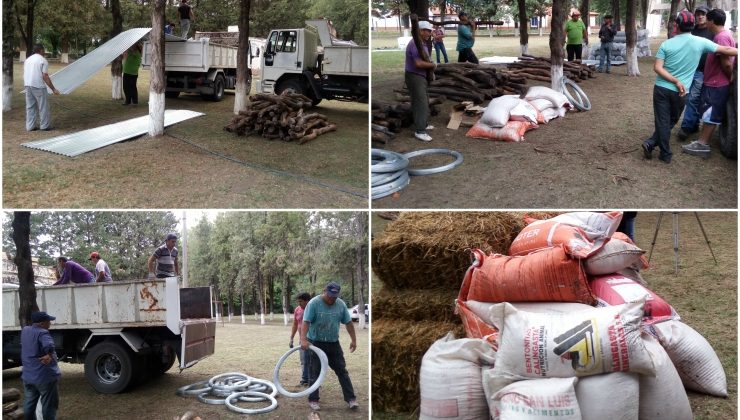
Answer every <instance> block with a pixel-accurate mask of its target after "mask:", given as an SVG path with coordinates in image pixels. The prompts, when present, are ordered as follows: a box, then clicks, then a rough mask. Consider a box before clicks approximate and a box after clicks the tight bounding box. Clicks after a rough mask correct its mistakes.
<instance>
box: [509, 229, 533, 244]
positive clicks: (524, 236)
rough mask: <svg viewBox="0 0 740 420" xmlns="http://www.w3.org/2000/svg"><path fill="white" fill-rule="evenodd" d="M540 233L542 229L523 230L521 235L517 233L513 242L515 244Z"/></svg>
mask: <svg viewBox="0 0 740 420" xmlns="http://www.w3.org/2000/svg"><path fill="white" fill-rule="evenodd" d="M539 234H540V229H532V230H529V231H526V232H522V233H520V234H519V235H517V237H516V238H514V240H513V241H512V242H511V243H512V244H513V243H514V242H518V241H521V240H524V239H529V238H535V237H537V236H538V235H539Z"/></svg>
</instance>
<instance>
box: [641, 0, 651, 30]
mask: <svg viewBox="0 0 740 420" xmlns="http://www.w3.org/2000/svg"><path fill="white" fill-rule="evenodd" d="M649 4H650V0H640V27H641V28H642V29H647V18H648V13H650V11H649V10H648V7H649Z"/></svg>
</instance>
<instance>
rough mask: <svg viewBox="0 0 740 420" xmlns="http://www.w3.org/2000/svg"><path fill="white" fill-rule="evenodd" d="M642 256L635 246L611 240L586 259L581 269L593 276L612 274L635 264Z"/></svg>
mask: <svg viewBox="0 0 740 420" xmlns="http://www.w3.org/2000/svg"><path fill="white" fill-rule="evenodd" d="M643 254H645V251H643V250H642V249H640V248H638V247H637V246H635V245H632V244H630V243H627V242H625V241H621V240H619V239H614V238H612V239H610V240H609V241H608V242H607V243H606V244H605V245H604V246H603V247H601V249H599V250H598V251H596V253H595V254H593V255H591V256H589V257H588V258H587V259H586V261H585V263H584V264H583V269H584V271H586V273H587V274H591V275H593V276H597V275H601V274H612V273H616V272H618V271H619V270H622V269H624V268H627V267H630V266H632V264H635V263H637V262H638V261H640V257H642V255H643Z"/></svg>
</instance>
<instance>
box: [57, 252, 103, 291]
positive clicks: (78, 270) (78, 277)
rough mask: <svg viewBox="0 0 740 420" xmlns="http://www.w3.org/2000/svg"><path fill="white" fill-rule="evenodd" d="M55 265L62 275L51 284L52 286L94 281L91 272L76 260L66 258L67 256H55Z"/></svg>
mask: <svg viewBox="0 0 740 420" xmlns="http://www.w3.org/2000/svg"><path fill="white" fill-rule="evenodd" d="M57 265H58V266H59V271H60V272H61V273H62V275H61V277H59V281H57V282H56V283H54V284H52V286H59V285H62V284H70V283H94V281H93V275H92V273H91V272H89V271H87V269H86V268H85V267H83V266H81V265H79V264H77V263H76V262H74V261H72V260H70V259H67V257H59V258H57Z"/></svg>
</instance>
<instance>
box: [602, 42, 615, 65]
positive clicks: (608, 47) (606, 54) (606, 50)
mask: <svg viewBox="0 0 740 420" xmlns="http://www.w3.org/2000/svg"><path fill="white" fill-rule="evenodd" d="M612 45H613V43H611V42H602V43H601V46H600V47H599V71H603V70H604V59H606V71H611V67H612Z"/></svg>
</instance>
